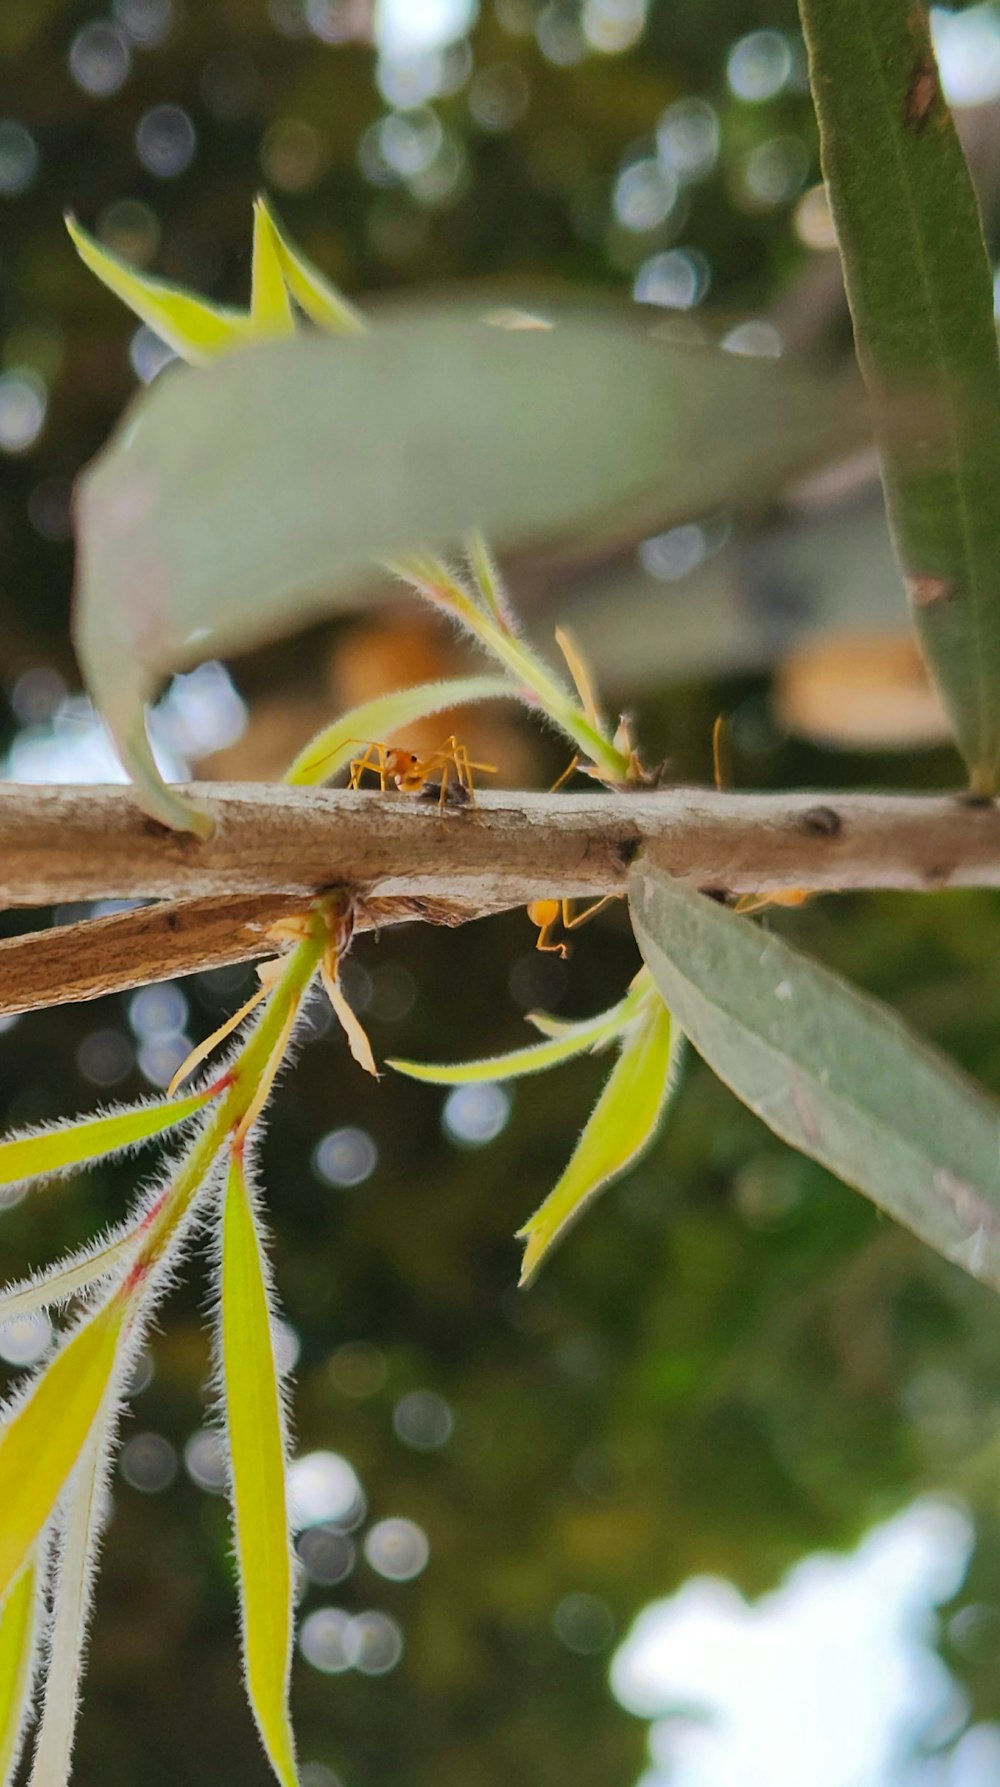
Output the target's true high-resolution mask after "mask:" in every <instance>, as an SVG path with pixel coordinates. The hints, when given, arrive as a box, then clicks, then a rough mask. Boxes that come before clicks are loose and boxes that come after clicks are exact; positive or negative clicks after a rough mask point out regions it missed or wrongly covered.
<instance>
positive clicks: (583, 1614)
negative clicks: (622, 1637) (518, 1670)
mask: <svg viewBox="0 0 1000 1787" xmlns="http://www.w3.org/2000/svg"><path fill="white" fill-rule="evenodd" d="M552 1625H553V1627H554V1629H555V1634H556V1637H557V1638H558V1639H559V1640H560V1641H561V1643H563V1644H564V1645H565V1646H566V1649H567V1650H571V1651H576V1653H577V1655H578V1656H581V1657H595V1656H599V1655H600V1652H601V1651H603V1650H607V1648H608V1645H609V1644H610V1643H611V1640H612V1639H613V1637H614V1635H615V1621H614V1615H613V1614H612V1612H611V1609H610V1607H609V1606H608V1604H607V1602H606V1601H601V1600H598V1598H597V1596H596V1595H566V1596H565V1598H564V1599H563V1600H562V1601H560V1603H559V1605H558V1607H557V1608H556V1610H555V1612H554V1614H553V1615H552Z"/></svg>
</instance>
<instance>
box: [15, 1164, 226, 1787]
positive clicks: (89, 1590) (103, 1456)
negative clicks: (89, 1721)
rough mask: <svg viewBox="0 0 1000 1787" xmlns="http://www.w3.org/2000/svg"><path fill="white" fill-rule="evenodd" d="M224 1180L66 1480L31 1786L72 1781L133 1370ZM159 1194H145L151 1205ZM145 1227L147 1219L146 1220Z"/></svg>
mask: <svg viewBox="0 0 1000 1787" xmlns="http://www.w3.org/2000/svg"><path fill="white" fill-rule="evenodd" d="M218 1183H219V1167H218V1161H217V1160H214V1161H213V1162H212V1163H211V1164H210V1166H209V1168H208V1170H207V1172H206V1174H205V1177H204V1179H203V1181H202V1183H201V1186H200V1188H199V1191H198V1193H197V1195H196V1197H195V1199H194V1200H193V1202H192V1204H191V1206H190V1207H189V1209H188V1210H187V1212H186V1213H185V1216H184V1217H183V1219H182V1221H181V1222H180V1224H179V1225H178V1228H177V1230H176V1232H175V1234H174V1235H173V1236H172V1237H171V1240H170V1244H169V1247H168V1249H167V1250H166V1252H165V1254H164V1255H163V1256H162V1257H161V1258H160V1259H159V1260H158V1261H157V1262H156V1264H155V1266H154V1267H153V1269H152V1270H151V1272H150V1273H149V1276H148V1277H147V1278H146V1280H145V1282H144V1284H143V1286H142V1290H141V1293H140V1294H139V1297H138V1299H137V1303H136V1308H135V1313H134V1315H133V1317H132V1319H131V1320H130V1322H129V1323H128V1326H127V1328H126V1330H125V1334H124V1337H123V1340H122V1343H121V1345H120V1346H119V1349H118V1356H117V1359H116V1361H115V1369H114V1372H113V1374H112V1378H111V1382H110V1384H109V1386H108V1389H107V1392H106V1394H105V1398H104V1402H103V1404H102V1407H101V1411H100V1413H99V1414H98V1417H97V1420H96V1421H95V1423H94V1426H93V1427H92V1429H91V1432H90V1436H89V1438H88V1440H87V1442H86V1444H85V1446H84V1448H83V1451H82V1453H81V1454H80V1457H79V1459H78V1461H77V1464H76V1468H75V1470H74V1471H73V1474H72V1476H71V1477H70V1479H69V1482H68V1483H67V1486H66V1489H65V1491H64V1493H63V1496H62V1498H61V1501H60V1504H59V1508H58V1511H57V1514H56V1517H55V1521H54V1523H53V1524H54V1528H55V1536H56V1546H57V1556H58V1561H57V1568H56V1583H55V1592H54V1596H53V1603H52V1613H51V1618H50V1622H49V1629H48V1633H47V1641H46V1651H47V1663H46V1668H45V1689H44V1700H43V1709H42V1718H41V1724H40V1726H39V1731H38V1738H37V1742H36V1747H35V1757H34V1764H33V1768H32V1774H31V1780H30V1787H66V1783H67V1781H68V1779H69V1769H70V1761H71V1758H72V1751H73V1741H74V1735H75V1731H76V1721H77V1713H78V1710H79V1702H80V1684H81V1680H82V1676H83V1666H84V1661H85V1654H86V1639H87V1626H88V1619H89V1614H90V1605H91V1601H92V1598H93V1588H94V1581H95V1578H96V1574H97V1562H98V1553H99V1547H100V1538H101V1533H102V1531H103V1528H104V1525H105V1521H106V1518H107V1510H108V1507H109V1495H108V1478H109V1475H110V1471H111V1465H112V1461H113V1457H114V1443H115V1438H116V1434H117V1428H118V1422H119V1418H120V1415H121V1412H122V1407H123V1403H124V1398H125V1388H126V1385H127V1383H128V1379H129V1373H130V1370H131V1366H132V1363H133V1361H134V1359H135V1356H136V1354H137V1352H138V1351H139V1348H140V1346H141V1345H142V1341H143V1338H144V1336H145V1334H146V1332H147V1330H148V1328H149V1325H150V1322H151V1320H152V1318H153V1315H154V1313H155V1308H156V1305H157V1304H158V1303H159V1302H160V1301H161V1299H162V1298H163V1297H164V1296H165V1295H166V1293H167V1291H168V1290H169V1289H170V1287H171V1285H172V1283H173V1282H174V1280H175V1277H176V1271H177V1266H178V1264H179V1261H180V1257H181V1255H182V1253H183V1251H184V1249H185V1247H186V1245H187V1244H188V1243H189V1241H190V1239H191V1237H192V1235H193V1234H194V1233H195V1232H196V1231H197V1229H198V1228H199V1226H200V1225H201V1223H202V1222H203V1220H204V1211H203V1205H204V1202H205V1200H206V1198H207V1197H208V1196H209V1195H210V1194H211V1192H212V1191H213V1190H215V1189H216V1188H217V1186H218ZM159 1195H160V1193H159V1190H158V1189H157V1188H153V1190H152V1191H151V1192H149V1193H147V1195H146V1198H145V1200H144V1202H145V1203H146V1204H147V1206H149V1205H151V1204H152V1203H155V1201H156V1198H157V1197H158V1196H159ZM139 1226H140V1227H141V1219H140V1224H139Z"/></svg>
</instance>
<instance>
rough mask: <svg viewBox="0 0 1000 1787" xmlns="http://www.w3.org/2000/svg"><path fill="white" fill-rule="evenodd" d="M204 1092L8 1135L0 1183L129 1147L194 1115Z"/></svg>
mask: <svg viewBox="0 0 1000 1787" xmlns="http://www.w3.org/2000/svg"><path fill="white" fill-rule="evenodd" d="M209 1097H210V1094H209V1093H207V1092H192V1093H191V1095H190V1097H188V1098H162V1099H156V1100H154V1101H152V1102H151V1103H150V1104H141V1105H130V1106H128V1107H127V1109H125V1110H122V1111H113V1112H111V1113H110V1114H109V1115H107V1116H103V1117H86V1118H84V1119H83V1121H82V1122H79V1123H60V1124H58V1125H56V1126H54V1127H53V1128H52V1129H40V1130H36V1131H35V1132H34V1133H33V1134H31V1135H23V1136H13V1137H12V1138H11V1139H10V1141H7V1142H0V1185H19V1184H22V1183H23V1182H24V1180H26V1179H47V1178H52V1177H53V1176H54V1175H56V1174H58V1173H65V1172H67V1171H68V1170H69V1169H70V1168H71V1167H78V1166H83V1165H84V1164H85V1163H86V1162H87V1161H88V1160H102V1159H103V1158H104V1156H105V1155H107V1154H120V1153H121V1152H122V1150H123V1149H125V1148H135V1147H138V1145H139V1144H140V1143H141V1142H148V1141H150V1140H151V1139H152V1137H153V1136H158V1135H163V1133H164V1131H165V1130H168V1129H174V1128H176V1126H177V1124H178V1123H185V1122H186V1121H187V1119H188V1118H189V1117H194V1116H196V1115H197V1113H198V1112H199V1111H200V1110H201V1109H202V1108H203V1106H204V1105H205V1104H206V1103H207V1102H208V1099H209Z"/></svg>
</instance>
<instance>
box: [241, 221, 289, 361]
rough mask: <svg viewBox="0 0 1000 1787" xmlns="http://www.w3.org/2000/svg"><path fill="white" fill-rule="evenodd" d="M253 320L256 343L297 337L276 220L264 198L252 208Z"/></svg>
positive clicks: (251, 310) (251, 314) (251, 312)
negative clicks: (291, 336)
mask: <svg viewBox="0 0 1000 1787" xmlns="http://www.w3.org/2000/svg"><path fill="white" fill-rule="evenodd" d="M250 318H251V322H252V324H253V333H254V339H255V340H270V339H274V338H275V337H281V336H283V335H294V333H295V317H294V315H293V312H292V306H291V304H290V303H289V300H288V291H287V289H286V286H285V278H284V274H283V272H282V269H281V253H280V250H279V246H278V235H277V231H276V229H275V227H274V219H273V218H272V216H271V213H270V211H269V210H268V208H267V206H266V205H265V204H264V202H263V200H262V199H256V200H255V201H254V208H253V274H252V295H251V299H250Z"/></svg>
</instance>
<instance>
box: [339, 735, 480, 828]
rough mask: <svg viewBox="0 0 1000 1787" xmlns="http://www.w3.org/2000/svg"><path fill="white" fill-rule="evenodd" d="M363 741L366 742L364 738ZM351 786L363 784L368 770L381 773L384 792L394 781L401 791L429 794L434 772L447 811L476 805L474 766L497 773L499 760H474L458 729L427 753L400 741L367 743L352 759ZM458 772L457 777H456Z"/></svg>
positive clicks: (360, 740) (381, 786)
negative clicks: (407, 747) (489, 761)
mask: <svg viewBox="0 0 1000 1787" xmlns="http://www.w3.org/2000/svg"><path fill="white" fill-rule="evenodd" d="M358 743H359V744H362V743H364V741H363V740H362V739H359V740H358ZM349 767H350V782H349V786H350V787H351V788H360V786H361V778H362V776H363V775H364V773H365V771H366V770H368V771H370V773H371V774H372V775H376V776H378V779H379V786H380V788H381V790H382V793H383V794H384V793H385V792H386V790H387V788H388V786H389V783H390V782H394V783H395V784H396V787H397V788H398V789H399V792H400V793H401V794H416V795H426V794H427V793H428V789H429V786H430V787H431V788H432V787H433V786H434V785H433V784H431V783H430V778H431V777H432V776H439V777H440V785H439V786H440V792H439V794H438V807H439V809H440V810H441V811H442V812H443V811H444V809H445V807H446V806H448V805H449V804H451V805H456V806H464V805H469V806H473V807H474V806H475V804H476V785H475V781H474V778H473V773H472V772H473V770H481V771H482V772H483V773H484V774H486V775H490V776H493V775H496V764H494V763H474V762H473V761H472V759H471V757H470V756H469V753H468V750H467V749H466V747H465V745H463V744H460V743H459V741H458V739H457V738H456V737H455V734H454V733H451V734H450V735H449V737H448V738H446V739H445V741H444V743H443V745H442V746H441V747H440V749H439V750H437V751H431V752H430V754H429V755H428V756H427V757H420V756H418V755H417V753H416V751H407V750H404V749H402V748H401V747H400V746H396V745H385V744H382V743H380V742H376V743H374V744H367V745H365V749H364V752H363V754H362V756H360V757H353V758H352V759H351V763H350V766H349ZM453 776H454V780H453V779H452V777H453Z"/></svg>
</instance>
